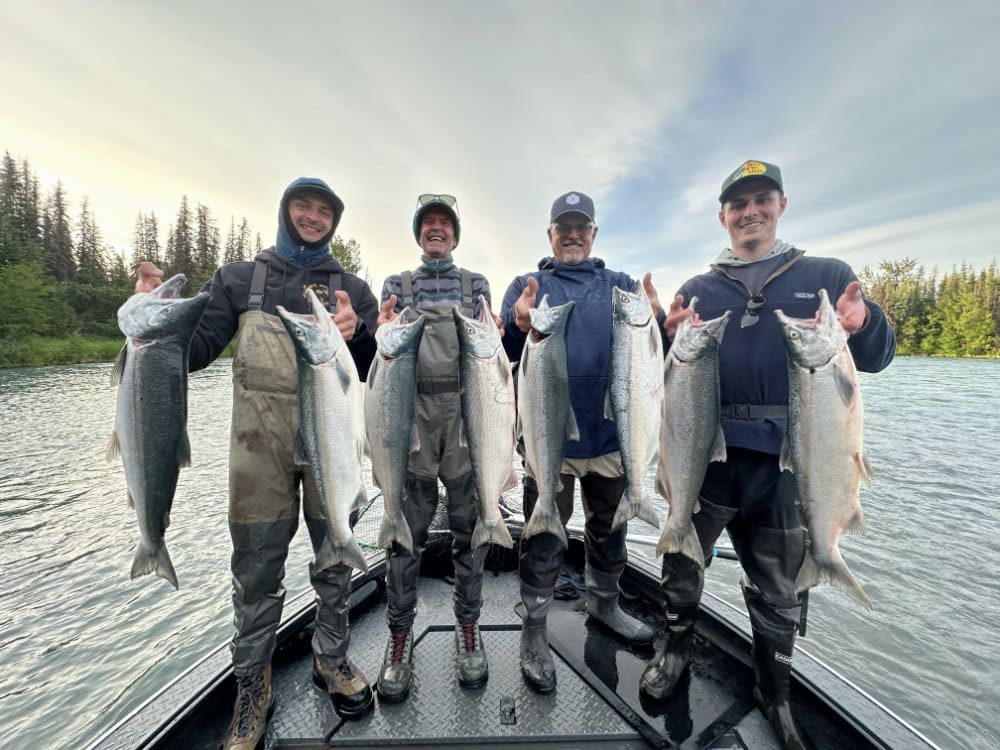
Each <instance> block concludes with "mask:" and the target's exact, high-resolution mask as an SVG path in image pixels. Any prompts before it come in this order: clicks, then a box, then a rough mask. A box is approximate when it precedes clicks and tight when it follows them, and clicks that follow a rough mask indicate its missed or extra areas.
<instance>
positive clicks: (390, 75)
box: [0, 0, 1000, 299]
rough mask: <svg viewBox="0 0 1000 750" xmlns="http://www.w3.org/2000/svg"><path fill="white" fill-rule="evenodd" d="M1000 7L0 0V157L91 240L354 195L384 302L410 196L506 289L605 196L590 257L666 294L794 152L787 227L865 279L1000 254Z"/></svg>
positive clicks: (463, 256)
mask: <svg viewBox="0 0 1000 750" xmlns="http://www.w3.org/2000/svg"><path fill="white" fill-rule="evenodd" d="M998 38H1000V5H997V4H993V3H985V2H966V0H958V1H957V2H949V3H941V2H939V1H934V2H924V1H923V0H914V1H903V2H892V1H891V0H879V2H854V1H853V0H847V1H846V2H840V3H811V2H806V3H800V2H791V1H788V2H775V1H772V0H760V1H759V2H741V1H739V0H732V2H724V1H717V0H706V1H705V2H697V3H694V2H682V1H680V0H653V1H650V2H634V1H632V0H619V1H618V2H615V3H611V2H590V1H589V0H571V1H565V2H562V1H560V2H545V1H543V0H533V1H531V2H529V1H528V0H510V1H508V2H495V3H479V2H473V1H471V0H470V1H468V2H465V1H462V0H439V2H436V3H433V4H418V3H413V2H404V1H403V0H399V1H397V2H388V1H386V0H363V1H362V2H343V1H340V0H333V1H332V2H331V1H329V0H328V1H327V2H322V3H317V2H311V0H301V1H300V2H297V3H294V4H288V5H286V4H283V3H274V2H266V3H265V2H259V1H258V0H247V1H245V2H242V3H238V4H232V3H221V2H211V1H210V0H197V2H194V1H190V0H174V1H173V2H170V3H163V2H143V1H141V0H132V1H131V2H112V1H110V0H91V1H90V2H88V3H78V2H69V1H66V2H49V1H48V0H39V1H38V2H34V3H13V2H8V3H3V4H2V5H0V97H2V101H3V106H2V107H0V149H5V150H7V151H9V152H10V153H11V154H12V155H13V156H14V157H15V158H17V159H19V160H20V159H27V160H28V162H29V164H30V166H31V167H32V169H33V171H34V172H35V173H36V174H37V175H38V177H39V179H40V182H41V186H42V187H43V189H45V190H46V191H47V190H48V189H51V187H52V186H54V184H55V181H56V180H57V179H59V180H62V183H63V186H64V188H65V189H66V190H67V191H68V192H69V195H70V198H71V200H72V202H73V203H72V205H73V206H74V213H78V207H79V204H80V201H81V200H82V198H83V197H84V196H86V197H87V198H88V199H89V201H90V205H91V208H92V210H93V212H94V215H95V217H96V220H97V224H98V226H99V228H100V229H101V231H102V233H103V236H104V239H105V240H106V241H107V242H108V243H109V244H110V245H112V246H114V247H123V246H124V245H127V244H128V243H130V241H131V237H132V234H133V231H134V227H135V222H136V217H137V215H138V214H139V213H140V212H143V213H147V214H148V213H150V212H155V214H156V216H157V217H158V219H159V220H160V223H161V227H162V230H163V237H161V242H163V241H165V239H166V231H167V226H168V225H169V224H170V223H171V222H172V221H173V219H174V217H175V216H176V214H177V209H178V207H179V205H180V200H181V196H187V197H188V199H189V201H190V202H191V203H192V204H194V203H203V204H205V205H206V206H208V207H209V208H210V209H211V211H212V214H213V216H214V217H215V219H216V220H217V222H218V223H219V225H220V230H221V232H222V236H223V239H224V238H225V234H226V233H227V231H228V229H229V223H230V219H231V218H235V219H236V221H237V222H239V220H240V218H242V217H246V218H247V219H248V221H249V222H250V224H251V226H252V227H253V228H254V229H255V230H256V231H259V232H260V233H261V235H262V237H263V240H264V243H265V246H267V245H269V244H271V243H273V241H274V234H275V231H276V227H277V210H278V201H279V199H280V197H281V194H282V192H283V191H284V188H285V187H286V186H287V185H288V183H290V182H291V181H292V180H294V179H295V178H297V177H299V176H314V177H320V178H322V179H324V180H326V181H327V182H328V183H329V184H330V185H331V186H332V187H333V189H334V190H335V191H336V192H337V193H338V195H340V196H341V197H342V198H343V200H344V202H345V204H346V210H345V213H344V216H343V219H342V221H341V223H340V226H339V227H338V234H340V235H341V236H342V237H344V238H345V239H347V238H353V239H355V240H357V242H358V243H359V244H360V246H361V258H362V262H363V264H364V265H365V266H366V271H367V274H368V276H369V277H370V278H371V280H372V286H373V288H374V291H375V293H376V294H378V293H379V290H380V288H381V284H382V280H383V279H384V278H385V277H386V276H387V275H389V274H392V273H398V272H399V271H401V270H403V269H406V268H414V267H416V266H417V265H418V264H419V255H420V250H419V248H418V246H417V245H416V243H415V241H414V239H413V235H412V230H411V221H412V216H413V211H414V208H415V206H416V196H417V195H418V194H420V193H425V192H432V193H451V194H454V195H456V196H457V197H458V206H459V211H460V215H461V222H462V224H461V229H462V236H461V243H460V245H459V246H458V248H457V249H456V251H455V259H456V262H458V263H459V264H460V265H464V266H466V267H469V268H471V269H472V270H475V271H479V272H481V273H484V274H485V275H486V276H487V278H488V279H489V281H490V282H491V286H492V288H493V294H494V297H495V298H497V299H499V297H500V296H501V295H502V293H503V290H504V289H505V288H506V287H507V285H508V284H509V283H510V281H511V280H512V279H513V278H514V277H515V276H516V275H519V274H523V273H526V272H528V271H530V270H534V268H535V267H536V264H537V262H538V260H539V259H540V258H542V257H545V256H546V255H549V254H551V253H550V247H549V245H548V241H547V238H546V235H545V229H546V226H547V225H548V222H549V208H550V206H551V204H552V201H553V200H554V199H555V197H556V196H558V195H560V194H561V193H564V192H567V191H570V190H576V191H581V192H584V193H587V194H589V195H591V196H592V197H593V198H594V200H595V203H596V211H597V223H598V225H599V227H600V229H599V234H598V237H597V239H596V241H595V245H594V255H596V256H599V257H601V258H603V259H604V260H605V261H606V263H607V264H608V266H609V267H611V268H613V269H615V270H621V271H625V272H627V273H629V274H631V275H632V276H634V277H636V278H638V277H640V276H641V275H642V274H644V273H645V272H647V271H649V272H652V273H653V281H654V284H655V285H656V286H657V288H658V290H660V292H661V294H662V293H672V292H673V291H674V290H675V289H676V288H677V287H678V286H680V284H681V283H683V282H684V281H685V280H686V279H687V278H689V277H690V276H692V275H694V274H697V273H701V272H703V271H704V270H706V269H707V266H708V263H709V262H710V261H711V260H712V259H713V258H714V257H715V256H716V255H717V254H718V253H719V251H720V250H722V249H723V248H724V247H725V246H726V245H727V237H728V236H727V235H726V233H725V231H724V230H723V229H722V228H721V226H720V224H719V220H718V210H719V204H718V193H719V186H720V184H721V182H722V180H723V179H724V178H725V176H726V175H727V174H729V173H730V172H731V171H732V170H733V169H735V168H736V167H737V166H738V165H739V164H740V163H742V162H743V161H744V160H746V159H758V160H764V161H768V162H772V163H775V164H777V165H779V166H780V167H781V169H782V173H783V176H784V182H785V192H786V195H787V196H788V207H787V209H786V212H785V215H784V217H782V219H781V221H780V224H779V229H778V236H779V237H780V238H781V239H784V240H786V241H788V242H792V243H794V244H796V245H797V246H799V247H803V248H805V249H806V250H807V252H809V253H811V254H815V255H833V256H837V257H840V258H842V259H844V260H845V261H847V262H848V263H850V264H851V265H852V266H853V267H854V269H855V271H857V272H860V271H861V270H862V269H863V268H864V267H865V266H870V267H872V268H875V267H877V266H878V264H879V263H880V262H881V261H883V260H899V259H902V258H913V259H915V260H916V261H917V262H918V263H919V264H921V265H924V266H925V267H926V268H927V269H928V270H930V269H932V268H935V267H936V268H938V269H939V270H941V271H947V270H951V268H952V267H954V266H955V265H956V264H959V263H961V262H963V261H964V262H966V263H969V264H972V265H973V266H974V267H976V268H983V267H985V266H987V265H989V264H990V263H991V262H993V261H995V260H996V259H997V258H998V256H1000V252H998V250H997V245H996V244H995V243H994V242H993V241H992V240H993V238H994V236H995V234H996V225H997V224H998V223H1000V84H998V82H997V76H998V71H1000V46H998V44H997V41H996V40H997V39H998Z"/></svg>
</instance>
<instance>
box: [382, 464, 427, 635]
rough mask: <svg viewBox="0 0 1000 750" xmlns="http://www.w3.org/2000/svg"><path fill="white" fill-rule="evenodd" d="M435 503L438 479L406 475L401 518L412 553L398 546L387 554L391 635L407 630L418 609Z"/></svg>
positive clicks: (386, 578) (387, 586)
mask: <svg viewBox="0 0 1000 750" xmlns="http://www.w3.org/2000/svg"><path fill="white" fill-rule="evenodd" d="M437 504H438V483H437V479H436V478H430V477H424V476H419V475H417V474H413V473H411V472H407V474H406V495H405V497H404V500H403V516H404V517H405V518H406V522H407V523H408V524H409V526H410V532H411V533H412V534H413V553H412V554H410V553H407V551H406V550H405V549H403V548H402V547H400V546H399V545H398V544H393V545H392V547H390V548H389V551H388V553H387V555H386V562H387V570H386V576H385V582H386V594H387V596H388V600H389V602H388V606H387V608H386V620H387V622H388V624H389V629H390V630H391V631H393V632H399V631H403V630H409V629H410V627H411V626H412V625H413V618H414V617H415V615H416V606H417V579H418V577H419V576H420V555H421V553H422V552H423V550H424V545H425V544H426V543H427V530H428V528H429V527H430V523H431V519H432V518H433V517H434V511H435V510H436V509H437Z"/></svg>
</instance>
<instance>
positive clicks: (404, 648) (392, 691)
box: [376, 628, 413, 703]
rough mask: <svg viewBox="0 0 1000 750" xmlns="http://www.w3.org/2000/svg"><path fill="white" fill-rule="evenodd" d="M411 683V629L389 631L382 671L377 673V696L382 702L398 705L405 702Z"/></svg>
mask: <svg viewBox="0 0 1000 750" xmlns="http://www.w3.org/2000/svg"><path fill="white" fill-rule="evenodd" d="M412 681H413V628H410V629H408V630H400V631H389V642H388V643H386V644H385V656H384V657H383V659H382V669H381V671H379V673H378V683H377V685H376V687H377V688H378V694H379V695H380V696H381V697H382V700H384V701H388V702H389V703H398V702H399V701H402V700H406V696H407V695H409V694H410V683H411V682H412Z"/></svg>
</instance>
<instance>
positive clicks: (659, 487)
mask: <svg viewBox="0 0 1000 750" xmlns="http://www.w3.org/2000/svg"><path fill="white" fill-rule="evenodd" d="M656 492H657V493H658V494H659V496H660V497H662V498H663V499H664V500H666V501H667V502H670V487H669V486H668V484H667V482H665V481H664V479H663V477H661V476H660V473H659V472H657V473H656Z"/></svg>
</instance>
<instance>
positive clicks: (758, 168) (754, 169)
mask: <svg viewBox="0 0 1000 750" xmlns="http://www.w3.org/2000/svg"><path fill="white" fill-rule="evenodd" d="M748 180H763V181H764V182H769V183H771V185H773V186H774V187H776V188H777V189H778V192H779V193H781V194H782V195H784V192H785V186H784V184H783V183H782V182H781V170H780V169H778V168H777V167H776V166H775V165H773V164H768V163H767V162H766V161H753V160H750V161H745V162H743V163H742V164H740V165H739V166H738V167H737V168H736V169H734V170H733V171H732V172H731V173H730V175H729V176H728V177H727V178H726V179H725V180H723V182H722V191H721V192H720V193H719V203H725V202H726V198H727V196H729V195H732V194H733V193H734V192H735V191H736V188H738V187H739V186H740V185H743V184H744V183H746V182H747V181H748Z"/></svg>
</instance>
